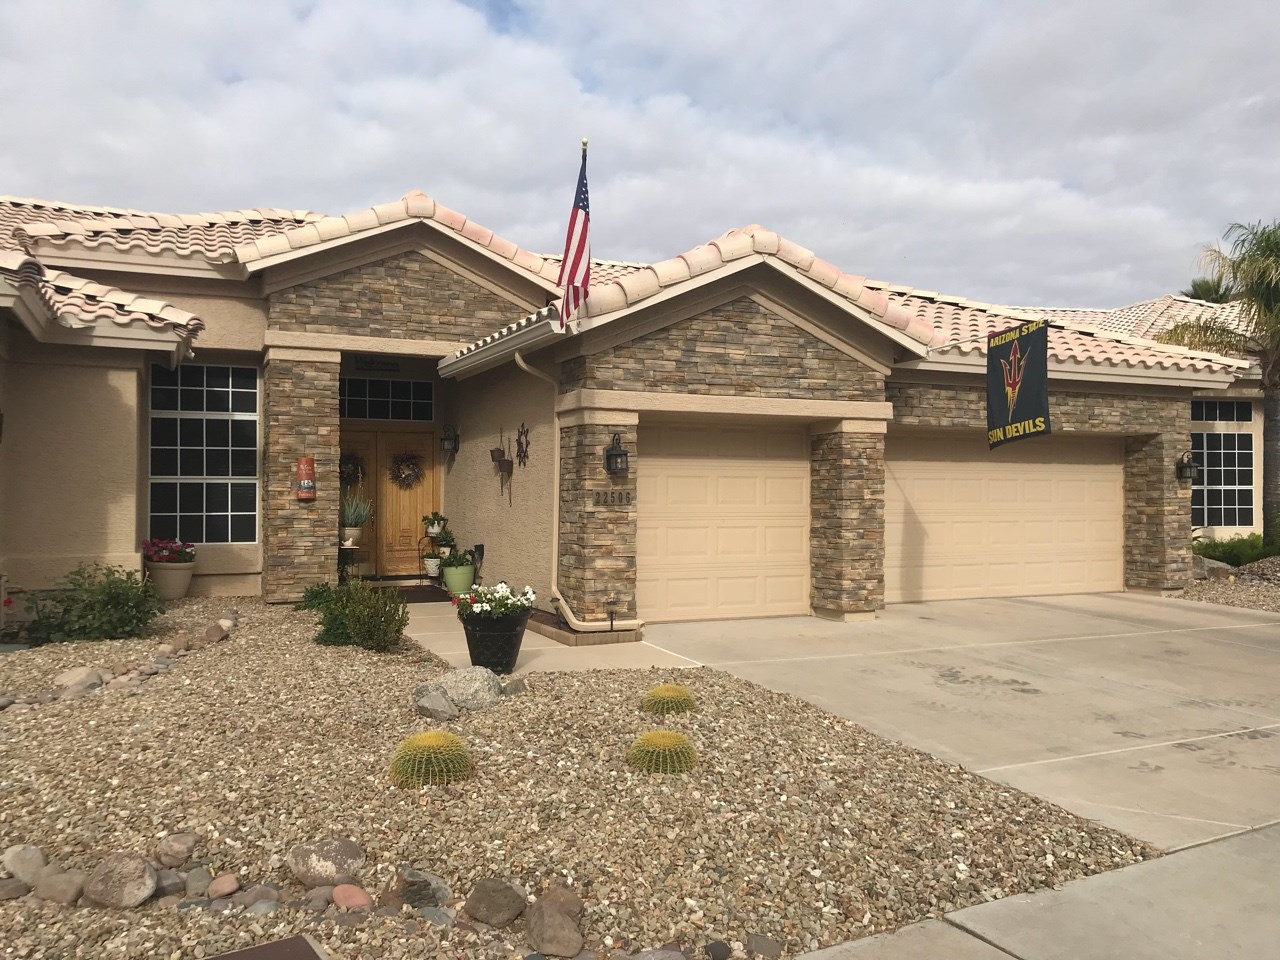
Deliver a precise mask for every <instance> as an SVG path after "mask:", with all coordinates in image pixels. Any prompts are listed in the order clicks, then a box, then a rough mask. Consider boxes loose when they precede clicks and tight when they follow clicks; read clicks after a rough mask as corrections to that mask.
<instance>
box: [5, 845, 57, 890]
mask: <svg viewBox="0 0 1280 960" xmlns="http://www.w3.org/2000/svg"><path fill="white" fill-rule="evenodd" d="M0 862H3V863H4V868H5V869H6V870H8V871H9V873H11V874H13V876H15V877H17V878H18V879H19V880H21V881H22V882H23V883H25V884H26V885H27V886H28V887H34V886H35V885H36V884H37V883H39V882H40V872H41V871H42V870H44V868H45V865H46V864H48V862H49V861H48V860H47V859H46V858H45V855H44V851H42V850H41V849H40V848H39V847H37V846H35V845H34V844H31V843H19V844H15V845H14V846H12V847H9V848H8V849H7V850H5V852H4V856H3V857H0Z"/></svg>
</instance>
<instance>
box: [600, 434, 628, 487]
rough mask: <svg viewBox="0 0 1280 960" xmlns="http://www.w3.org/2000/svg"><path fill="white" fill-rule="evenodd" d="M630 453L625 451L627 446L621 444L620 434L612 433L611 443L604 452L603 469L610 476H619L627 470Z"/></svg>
mask: <svg viewBox="0 0 1280 960" xmlns="http://www.w3.org/2000/svg"><path fill="white" fill-rule="evenodd" d="M630 459H631V455H630V454H629V453H627V448H626V447H624V446H623V445H622V437H621V435H620V434H617V433H615V434H614V435H613V444H612V445H611V446H610V447H609V448H608V449H607V450H605V452H604V469H605V472H606V473H608V474H609V475H610V476H615V477H616V476H621V475H622V474H624V473H626V472H627V469H628V467H629V466H630V465H631V464H630Z"/></svg>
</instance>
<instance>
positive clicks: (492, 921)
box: [462, 877, 576, 952]
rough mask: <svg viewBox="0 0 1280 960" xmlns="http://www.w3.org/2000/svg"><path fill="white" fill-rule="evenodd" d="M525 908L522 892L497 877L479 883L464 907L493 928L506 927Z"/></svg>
mask: <svg viewBox="0 0 1280 960" xmlns="http://www.w3.org/2000/svg"><path fill="white" fill-rule="evenodd" d="M524 908H525V901H524V897H523V896H521V895H520V891H518V890H516V889H515V888H514V887H513V886H511V884H509V883H507V881H505V880H500V879H498V878H497V877H485V878H484V879H482V880H480V881H479V882H477V883H476V886H475V889H474V890H472V891H471V896H469V897H467V902H466V903H465V904H463V906H462V909H464V910H466V911H467V915H468V916H470V917H471V918H472V919H475V920H479V921H480V922H481V923H487V924H488V925H489V926H491V927H505V926H506V925H507V924H509V923H511V921H513V920H515V918H516V917H518V916H520V914H521V913H523V912H524ZM575 952H576V951H575Z"/></svg>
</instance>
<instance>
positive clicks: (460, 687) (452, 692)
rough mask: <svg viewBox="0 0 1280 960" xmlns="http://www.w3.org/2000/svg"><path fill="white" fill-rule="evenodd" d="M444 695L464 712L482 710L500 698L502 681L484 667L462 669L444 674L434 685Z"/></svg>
mask: <svg viewBox="0 0 1280 960" xmlns="http://www.w3.org/2000/svg"><path fill="white" fill-rule="evenodd" d="M435 686H437V687H439V688H440V690H442V691H443V692H444V695H445V696H446V697H448V698H449V699H450V700H452V701H453V702H454V703H456V704H457V705H458V706H460V707H462V708H463V709H464V710H483V709H484V708H485V707H491V706H493V705H494V704H495V703H497V702H498V698H499V697H501V696H502V681H501V680H499V679H498V675H497V674H496V673H494V672H493V671H492V670H489V669H486V668H485V667H464V668H463V669H461V670H452V671H450V672H449V673H446V674H445V675H444V676H443V677H441V678H440V680H439V681H438V682H437V683H436V684H435Z"/></svg>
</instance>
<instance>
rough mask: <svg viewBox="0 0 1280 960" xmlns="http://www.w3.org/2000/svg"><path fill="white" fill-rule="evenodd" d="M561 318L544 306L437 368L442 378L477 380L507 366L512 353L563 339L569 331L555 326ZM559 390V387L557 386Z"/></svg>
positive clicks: (441, 362)
mask: <svg viewBox="0 0 1280 960" xmlns="http://www.w3.org/2000/svg"><path fill="white" fill-rule="evenodd" d="M558 316H559V314H556V313H554V312H553V309H552V308H551V307H544V308H543V309H541V310H539V311H538V312H537V313H535V314H533V315H531V316H528V317H525V318H524V319H523V320H521V321H519V322H518V323H515V324H512V326H511V327H508V328H505V329H506V330H510V331H511V332H509V333H504V331H502V330H499V331H498V332H497V333H495V334H491V335H490V336H488V337H485V338H484V339H483V340H481V341H479V342H477V343H476V344H474V345H472V346H470V347H467V348H465V349H463V350H461V351H459V352H458V353H456V354H454V355H453V356H451V357H445V358H444V359H443V360H441V361H440V363H439V365H438V369H439V371H440V375H441V376H445V377H452V378H454V379H455V380H465V379H466V378H467V377H474V376H475V375H476V374H478V373H484V372H485V371H486V370H492V369H493V368H494V367H499V366H501V365H502V364H504V363H506V362H507V360H509V359H510V354H511V352H512V351H515V352H517V353H518V352H520V351H529V350H537V349H538V348H539V347H541V346H544V345H545V344H548V343H551V342H552V341H553V340H555V339H557V338H558V337H562V336H564V334H565V332H566V331H563V330H560V329H559V327H558V324H557V323H556V319H555V318H556V317H558ZM556 389H559V387H558V386H557V388H556Z"/></svg>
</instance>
